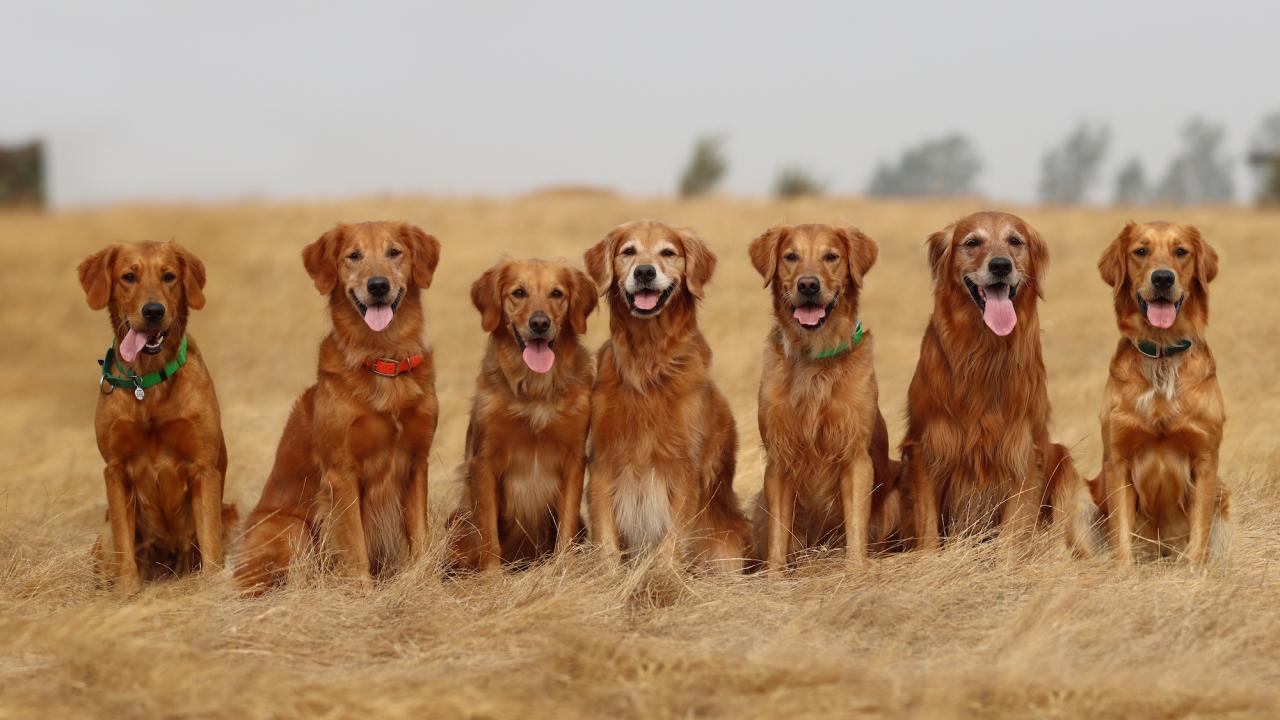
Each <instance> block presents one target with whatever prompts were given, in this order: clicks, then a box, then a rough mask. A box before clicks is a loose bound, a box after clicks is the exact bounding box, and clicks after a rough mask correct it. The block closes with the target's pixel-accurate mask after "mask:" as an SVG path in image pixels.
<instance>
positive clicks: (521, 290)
mask: <svg viewBox="0 0 1280 720" xmlns="http://www.w3.org/2000/svg"><path fill="white" fill-rule="evenodd" d="M528 294H529V293H527V292H525V291H524V288H516V289H515V290H512V291H511V297H513V298H522V297H524V296H526V295H528Z"/></svg>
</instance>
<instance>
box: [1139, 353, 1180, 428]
mask: <svg viewBox="0 0 1280 720" xmlns="http://www.w3.org/2000/svg"><path fill="white" fill-rule="evenodd" d="M1180 362H1181V358H1178V357H1172V358H1161V359H1159V360H1153V361H1149V362H1143V363H1141V364H1140V365H1139V366H1138V367H1139V369H1141V371H1142V376H1143V377H1145V378H1146V379H1147V385H1148V388H1147V391H1146V392H1144V393H1142V394H1141V395H1139V396H1138V401H1137V405H1138V409H1139V410H1140V411H1141V412H1142V413H1143V414H1144V415H1149V414H1151V405H1152V403H1154V402H1155V399H1156V398H1159V397H1162V398H1164V399H1165V401H1166V402H1168V403H1169V404H1170V406H1172V407H1173V410H1174V412H1177V410H1178V408H1177V401H1176V392H1177V389H1178V365H1179V363H1180Z"/></svg>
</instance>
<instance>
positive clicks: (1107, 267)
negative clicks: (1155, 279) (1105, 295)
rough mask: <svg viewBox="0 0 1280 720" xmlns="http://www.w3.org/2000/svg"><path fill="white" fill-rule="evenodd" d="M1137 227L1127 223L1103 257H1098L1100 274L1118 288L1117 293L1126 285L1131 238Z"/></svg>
mask: <svg viewBox="0 0 1280 720" xmlns="http://www.w3.org/2000/svg"><path fill="white" fill-rule="evenodd" d="M1136 228H1137V225H1135V224H1134V223H1132V222H1130V223H1126V224H1125V226H1124V227H1123V228H1121V229H1120V234H1119V235H1116V239H1115V240H1112V241H1111V245H1109V246H1108V247H1107V249H1106V250H1105V251H1103V253H1102V257H1100V258H1098V274H1099V275H1101V276H1102V280H1103V282H1105V283H1106V284H1108V285H1110V286H1111V287H1113V288H1115V289H1116V294H1119V293H1120V288H1122V287H1124V284H1125V280H1127V279H1128V270H1127V268H1128V265H1129V240H1130V239H1132V238H1133V231H1134V229H1136Z"/></svg>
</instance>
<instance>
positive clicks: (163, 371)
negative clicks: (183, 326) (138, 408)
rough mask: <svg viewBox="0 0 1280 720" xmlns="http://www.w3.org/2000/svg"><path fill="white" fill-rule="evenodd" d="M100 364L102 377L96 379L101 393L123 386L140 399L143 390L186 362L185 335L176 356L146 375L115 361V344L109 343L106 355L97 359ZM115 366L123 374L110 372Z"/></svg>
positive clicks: (170, 375)
mask: <svg viewBox="0 0 1280 720" xmlns="http://www.w3.org/2000/svg"><path fill="white" fill-rule="evenodd" d="M98 364H99V365H101V366H102V379H101V380H99V381H98V388H99V389H101V390H102V394H103V395H110V394H111V393H112V391H114V390H115V389H116V388H124V389H126V390H133V396H134V397H136V398H138V400H139V401H141V400H142V399H143V398H144V397H146V396H147V394H146V393H145V392H143V391H144V390H146V389H147V388H149V387H151V386H152V385H159V384H160V383H162V382H164V381H165V380H168V379H169V378H171V377H173V376H174V375H176V374H178V370H180V369H182V366H183V365H186V364H187V336H186V335H183V336H182V343H181V344H180V345H178V357H176V358H174V359H173V360H170V361H169V362H167V363H165V365H164V367H162V368H160V369H159V370H156V371H155V372H149V373H147V374H146V375H142V376H138V375H136V374H135V373H134V372H133V370H130V369H127V368H123V367H121V366H120V364H119V363H117V362H116V344H115V343H114V342H112V343H111V347H109V348H107V356H106V357H104V358H103V359H101V360H99V361H98ZM113 367H114V368H115V369H116V371H117V372H119V373H121V374H122V375H124V377H120V376H117V375H112V374H111V369H112V368H113Z"/></svg>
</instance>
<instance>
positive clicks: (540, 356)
mask: <svg viewBox="0 0 1280 720" xmlns="http://www.w3.org/2000/svg"><path fill="white" fill-rule="evenodd" d="M511 334H513V335H515V336H516V342H517V343H519V345H520V359H521V360H524V364H525V365H526V366H527V367H528V368H529V369H530V370H532V371H534V372H536V373H546V372H550V371H551V366H552V365H555V364H556V341H555V340H548V339H546V338H530V339H528V340H525V339H524V336H523V335H521V334H520V330H519V329H518V328H516V326H514V325H512V326H511Z"/></svg>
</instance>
